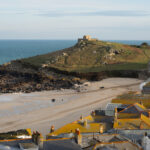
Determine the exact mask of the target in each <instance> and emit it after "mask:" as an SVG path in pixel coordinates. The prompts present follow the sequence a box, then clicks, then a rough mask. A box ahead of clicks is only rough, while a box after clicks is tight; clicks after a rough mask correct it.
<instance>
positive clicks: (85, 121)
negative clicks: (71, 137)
mask: <svg viewBox="0 0 150 150" xmlns="http://www.w3.org/2000/svg"><path fill="white" fill-rule="evenodd" d="M86 126H87V119H85V120H84V127H86Z"/></svg>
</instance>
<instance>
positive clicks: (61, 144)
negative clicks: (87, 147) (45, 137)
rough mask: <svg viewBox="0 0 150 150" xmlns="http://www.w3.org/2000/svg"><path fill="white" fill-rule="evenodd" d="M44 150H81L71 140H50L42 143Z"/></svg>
mask: <svg viewBox="0 0 150 150" xmlns="http://www.w3.org/2000/svg"><path fill="white" fill-rule="evenodd" d="M43 149H44V150H82V149H81V147H80V146H79V145H77V144H76V143H75V142H74V141H73V140H71V139H67V140H54V141H53V140H52V141H46V142H44V147H43Z"/></svg>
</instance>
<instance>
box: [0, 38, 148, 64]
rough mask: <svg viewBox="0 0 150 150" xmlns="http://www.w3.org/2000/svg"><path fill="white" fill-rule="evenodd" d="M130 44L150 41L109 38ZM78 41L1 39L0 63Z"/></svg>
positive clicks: (58, 48) (52, 49)
mask: <svg viewBox="0 0 150 150" xmlns="http://www.w3.org/2000/svg"><path fill="white" fill-rule="evenodd" d="M107 41H109V42H117V43H122V44H128V45H140V44H141V43H143V42H146V43H148V44H150V41H133V40H132V41H126V40H125V41H123V40H107ZM76 43H77V41H76V40H0V64H4V63H7V62H10V61H12V60H17V59H21V58H27V57H32V56H36V55H40V54H46V53H50V52H53V51H57V50H61V49H64V48H67V47H70V46H73V45H75V44H76Z"/></svg>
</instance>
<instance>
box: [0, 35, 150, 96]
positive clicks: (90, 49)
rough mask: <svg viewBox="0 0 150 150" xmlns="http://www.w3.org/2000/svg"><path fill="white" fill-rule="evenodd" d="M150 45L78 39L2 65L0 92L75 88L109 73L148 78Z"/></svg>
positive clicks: (88, 38)
mask: <svg viewBox="0 0 150 150" xmlns="http://www.w3.org/2000/svg"><path fill="white" fill-rule="evenodd" d="M149 59H150V46H149V45H148V44H145V43H143V44H142V45H140V46H136V45H132V46H130V45H124V44H119V43H111V42H104V41H99V40H97V39H91V38H90V36H88V37H86V36H85V37H84V38H83V39H79V40H78V42H77V44H75V45H74V46H72V47H70V48H66V49H63V50H59V51H56V52H52V53H48V54H45V55H38V56H34V57H30V58H25V59H20V60H15V61H11V62H10V63H7V64H4V65H2V66H0V93H13V92H26V93H29V92H33V91H42V90H56V89H61V88H65V89H69V88H74V85H75V84H81V83H83V82H84V81H86V80H90V81H96V80H101V79H104V78H107V77H132V78H142V79H144V78H147V76H149V73H148V71H147V64H148V62H149Z"/></svg>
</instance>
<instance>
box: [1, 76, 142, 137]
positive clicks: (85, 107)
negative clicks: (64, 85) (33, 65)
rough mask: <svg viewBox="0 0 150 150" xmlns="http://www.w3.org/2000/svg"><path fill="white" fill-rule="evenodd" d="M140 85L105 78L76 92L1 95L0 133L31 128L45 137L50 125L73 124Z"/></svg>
mask: <svg viewBox="0 0 150 150" xmlns="http://www.w3.org/2000/svg"><path fill="white" fill-rule="evenodd" d="M142 82H143V81H142V80H138V79H131V78H109V79H105V80H102V81H98V82H90V83H88V84H87V85H82V86H81V87H80V92H79V91H77V90H64V89H62V90H59V91H43V92H34V93H29V94H24V93H15V94H2V95H0V104H1V105H0V132H5V131H11V130H17V129H23V128H31V129H32V131H33V130H38V131H40V132H41V133H42V134H43V135H46V134H48V132H49V130H50V126H51V125H54V126H55V128H59V127H61V126H62V125H65V124H67V123H69V122H72V121H74V120H77V119H78V118H79V117H80V116H81V115H83V116H87V115H89V114H90V112H91V111H92V110H94V109H96V108H102V109H104V108H105V106H106V104H107V103H108V102H111V100H112V99H113V98H115V97H116V96H117V95H119V94H122V93H124V92H127V91H131V90H133V91H140V89H139V86H140V83H142ZM100 87H104V88H100ZM52 99H55V102H53V101H52Z"/></svg>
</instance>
